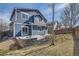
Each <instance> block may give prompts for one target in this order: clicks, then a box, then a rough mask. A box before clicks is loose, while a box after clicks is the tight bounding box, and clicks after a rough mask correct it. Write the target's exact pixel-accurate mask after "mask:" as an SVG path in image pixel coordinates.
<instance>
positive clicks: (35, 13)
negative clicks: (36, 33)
mask: <svg viewBox="0 0 79 59" xmlns="http://www.w3.org/2000/svg"><path fill="white" fill-rule="evenodd" d="M10 21H12V22H18V23H32V24H35V25H39V24H40V25H46V23H47V20H46V19H45V17H44V16H43V15H42V14H41V13H40V11H39V10H37V9H18V8H16V9H14V10H13V13H12V15H11V18H10Z"/></svg>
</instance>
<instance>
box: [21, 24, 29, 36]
mask: <svg viewBox="0 0 79 59" xmlns="http://www.w3.org/2000/svg"><path fill="white" fill-rule="evenodd" d="M23 27H27V34H25V35H24V36H26V35H28V33H29V27H28V26H23V25H22V26H21V36H23V31H22V29H23Z"/></svg>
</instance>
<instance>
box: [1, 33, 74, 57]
mask: <svg viewBox="0 0 79 59" xmlns="http://www.w3.org/2000/svg"><path fill="white" fill-rule="evenodd" d="M55 37H56V38H55V40H54V43H55V45H52V46H49V44H50V42H48V43H47V44H42V45H33V46H29V47H26V48H23V49H19V50H9V51H8V50H6V51H8V52H6V51H3V52H0V53H3V55H23V56H24V55H31V56H69V55H73V46H74V43H73V37H72V35H71V34H60V35H56V36H55Z"/></svg>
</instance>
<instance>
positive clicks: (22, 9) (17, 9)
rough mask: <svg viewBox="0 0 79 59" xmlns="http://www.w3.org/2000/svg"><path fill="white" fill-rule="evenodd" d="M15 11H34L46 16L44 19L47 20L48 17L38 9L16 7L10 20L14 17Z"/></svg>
mask: <svg viewBox="0 0 79 59" xmlns="http://www.w3.org/2000/svg"><path fill="white" fill-rule="evenodd" d="M15 11H23V12H28V11H32V12H36V13H39V14H40V15H41V16H42V17H43V18H44V20H45V21H46V22H47V20H46V18H45V17H44V16H43V15H42V13H41V12H40V11H39V10H38V9H25V8H14V10H13V12H12V15H11V18H10V20H11V19H12V17H13V15H14V13H15Z"/></svg>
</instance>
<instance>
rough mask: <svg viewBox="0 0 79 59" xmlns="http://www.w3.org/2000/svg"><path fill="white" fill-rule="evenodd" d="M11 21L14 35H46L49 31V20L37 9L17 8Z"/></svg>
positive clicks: (11, 29)
mask: <svg viewBox="0 0 79 59" xmlns="http://www.w3.org/2000/svg"><path fill="white" fill-rule="evenodd" d="M10 21H11V23H10V32H11V36H12V37H18V36H31V35H44V34H47V33H48V29H47V20H46V18H45V17H44V16H43V15H42V14H41V12H40V11H39V10H37V9H24V8H23V9H21V8H15V9H14V10H13V12H12V15H11V18H10Z"/></svg>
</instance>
